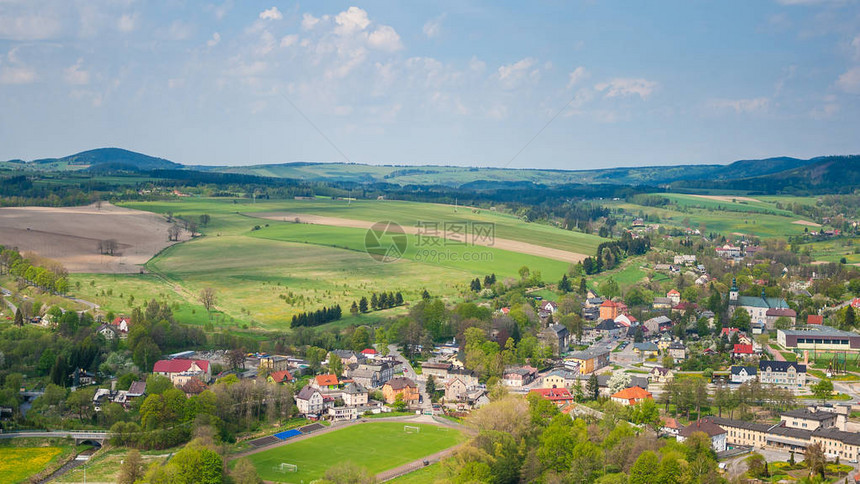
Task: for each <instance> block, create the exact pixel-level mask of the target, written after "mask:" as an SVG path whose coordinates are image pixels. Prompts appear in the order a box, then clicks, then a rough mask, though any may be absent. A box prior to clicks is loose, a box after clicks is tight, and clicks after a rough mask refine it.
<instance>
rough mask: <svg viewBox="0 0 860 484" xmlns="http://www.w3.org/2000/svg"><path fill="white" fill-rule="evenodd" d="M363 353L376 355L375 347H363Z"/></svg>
mask: <svg viewBox="0 0 860 484" xmlns="http://www.w3.org/2000/svg"><path fill="white" fill-rule="evenodd" d="M361 354H363V355H375V354H376V350H375V349H373V348H367V349H363V350H361Z"/></svg>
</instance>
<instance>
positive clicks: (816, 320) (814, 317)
mask: <svg viewBox="0 0 860 484" xmlns="http://www.w3.org/2000/svg"><path fill="white" fill-rule="evenodd" d="M806 324H824V316H820V315H818V314H810V315H809V316H807V317H806Z"/></svg>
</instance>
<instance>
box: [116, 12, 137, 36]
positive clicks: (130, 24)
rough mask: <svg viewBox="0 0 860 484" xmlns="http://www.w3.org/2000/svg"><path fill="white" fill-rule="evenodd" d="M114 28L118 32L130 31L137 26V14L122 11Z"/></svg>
mask: <svg viewBox="0 0 860 484" xmlns="http://www.w3.org/2000/svg"><path fill="white" fill-rule="evenodd" d="M116 28H117V29H119V31H120V32H132V31H134V29H136V28H137V14H136V13H124V14H122V16H120V18H119V20H117V22H116Z"/></svg>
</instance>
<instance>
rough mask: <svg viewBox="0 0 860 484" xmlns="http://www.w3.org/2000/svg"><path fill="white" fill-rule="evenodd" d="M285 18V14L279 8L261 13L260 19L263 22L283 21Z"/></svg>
mask: <svg viewBox="0 0 860 484" xmlns="http://www.w3.org/2000/svg"><path fill="white" fill-rule="evenodd" d="M282 18H284V14H282V13H281V11H280V10H278V7H272V8H269V9H266V10H263V11H262V12H260V19H262V20H281V19H282Z"/></svg>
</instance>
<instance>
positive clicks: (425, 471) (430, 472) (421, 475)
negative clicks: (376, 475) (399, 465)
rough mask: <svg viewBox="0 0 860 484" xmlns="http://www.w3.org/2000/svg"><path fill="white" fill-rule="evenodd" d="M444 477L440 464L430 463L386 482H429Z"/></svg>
mask: <svg viewBox="0 0 860 484" xmlns="http://www.w3.org/2000/svg"><path fill="white" fill-rule="evenodd" d="M445 477H446V476H445V469H444V468H443V467H442V466H441V465H440V464H431V465H429V466H427V467H422V468H421V469H418V470H417V471H414V472H410V473H409V474H406V475H403V476H400V477H398V478H395V479H392V480H390V481H388V482H391V483H394V484H431V483H433V482H436V481H438V480H440V479H444V478H445Z"/></svg>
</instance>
